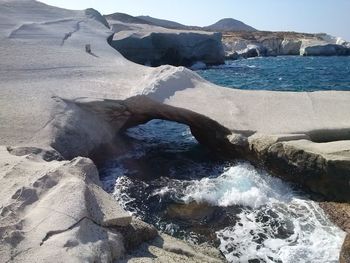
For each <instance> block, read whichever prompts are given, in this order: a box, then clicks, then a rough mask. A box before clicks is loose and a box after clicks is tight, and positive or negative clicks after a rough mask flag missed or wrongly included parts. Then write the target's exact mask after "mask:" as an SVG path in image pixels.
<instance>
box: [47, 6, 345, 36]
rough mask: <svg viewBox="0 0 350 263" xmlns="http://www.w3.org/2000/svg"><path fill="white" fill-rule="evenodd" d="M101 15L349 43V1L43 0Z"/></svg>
mask: <svg viewBox="0 0 350 263" xmlns="http://www.w3.org/2000/svg"><path fill="white" fill-rule="evenodd" d="M42 2H44V3H47V4H51V5H55V6H60V7H65V8H69V9H85V8H88V7H92V8H95V9H97V10H98V11H100V12H101V13H102V14H110V13H115V12H122V13H127V14H130V15H150V16H153V17H156V18H163V19H168V20H173V21H176V22H179V23H182V24H186V25H198V26H206V25H210V24H213V23H215V22H216V21H217V20H219V19H221V18H228V17H232V18H235V19H238V20H241V21H242V22H244V23H246V24H248V25H250V26H253V27H255V28H257V29H259V30H271V31H298V32H308V33H320V32H325V33H329V34H331V35H335V36H340V37H342V38H344V39H346V40H348V41H350V0H173V1H169V0H42Z"/></svg>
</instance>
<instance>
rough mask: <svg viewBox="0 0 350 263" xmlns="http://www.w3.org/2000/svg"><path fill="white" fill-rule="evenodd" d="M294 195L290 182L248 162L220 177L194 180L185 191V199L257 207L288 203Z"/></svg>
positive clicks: (235, 166)
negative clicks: (260, 169)
mask: <svg viewBox="0 0 350 263" xmlns="http://www.w3.org/2000/svg"><path fill="white" fill-rule="evenodd" d="M292 196H293V190H292V188H291V187H290V186H289V185H288V184H287V183H285V182H283V181H282V180H280V179H278V178H275V177H271V176H269V175H268V174H267V173H266V172H263V171H258V170H256V169H255V168H254V167H253V166H252V165H251V164H249V163H240V164H237V165H234V166H231V167H229V168H227V169H226V171H225V172H224V173H222V174H221V175H219V176H218V177H214V178H213V177H212V178H210V177H209V178H203V179H201V180H194V181H193V182H192V184H191V185H190V186H188V187H187V189H186V190H185V196H184V197H183V200H184V201H185V202H186V203H189V202H192V201H196V202H197V203H209V204H211V205H214V206H232V205H243V206H249V207H252V208H258V207H260V206H262V205H265V204H268V203H275V202H288V201H289V200H290V199H291V198H292Z"/></svg>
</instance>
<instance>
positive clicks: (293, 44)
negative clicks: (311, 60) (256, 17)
mask: <svg viewBox="0 0 350 263" xmlns="http://www.w3.org/2000/svg"><path fill="white" fill-rule="evenodd" d="M223 45H224V50H225V54H226V57H229V56H230V54H233V53H235V52H236V53H238V54H243V55H242V57H246V56H245V54H247V51H248V50H251V49H249V48H248V46H256V47H258V49H259V50H260V52H255V53H256V55H258V56H280V55H307V54H309V55H317V56H328V55H349V54H350V50H349V43H348V42H346V41H344V40H342V39H340V38H336V37H333V36H330V35H327V34H303V33H294V32H246V33H244V34H243V33H237V32H232V33H226V34H224V37H223ZM305 49H306V51H305ZM262 51H264V52H262Z"/></svg>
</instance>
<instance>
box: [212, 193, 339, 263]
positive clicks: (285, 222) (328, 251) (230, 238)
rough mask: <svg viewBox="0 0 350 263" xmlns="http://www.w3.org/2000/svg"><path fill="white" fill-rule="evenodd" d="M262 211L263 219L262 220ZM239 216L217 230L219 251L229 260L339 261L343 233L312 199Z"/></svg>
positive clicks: (294, 201)
mask: <svg viewBox="0 0 350 263" xmlns="http://www.w3.org/2000/svg"><path fill="white" fill-rule="evenodd" d="M271 213H273V215H274V216H271ZM264 214H265V215H266V217H265V220H266V221H264V220H262V219H261V218H263V216H262V215H264ZM238 218H239V220H238V222H239V223H237V224H236V225H235V226H233V227H227V228H225V229H224V230H221V231H218V232H217V236H218V238H219V239H220V243H221V244H220V250H221V251H222V252H223V253H224V254H225V256H226V258H227V260H228V261H229V262H248V260H253V259H258V260H264V262H271V263H272V262H276V261H278V260H280V261H282V262H283V263H289V262H290V263H292V262H305V263H306V262H310V263H311V262H316V263H330V262H338V255H339V251H340V247H341V245H342V242H343V240H344V237H345V233H344V232H342V231H341V230H340V229H339V228H338V227H336V226H334V225H333V224H332V223H331V222H330V221H329V220H328V218H327V217H326V216H325V215H324V213H323V211H322V209H321V208H320V207H319V206H318V205H317V204H316V203H314V202H312V201H305V200H301V199H293V200H292V201H291V202H290V203H289V204H288V205H279V204H275V206H273V207H269V208H267V209H266V211H261V210H260V211H259V210H254V211H248V210H245V211H243V212H242V213H241V214H239V215H238ZM277 226H279V227H280V228H282V229H284V231H286V232H287V233H288V234H286V236H285V238H281V237H280V236H279V233H278V232H279V230H278V227H277Z"/></svg>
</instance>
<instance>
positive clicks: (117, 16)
mask: <svg viewBox="0 0 350 263" xmlns="http://www.w3.org/2000/svg"><path fill="white" fill-rule="evenodd" d="M104 17H105V18H106V19H107V20H117V21H120V22H123V23H130V24H148V25H153V24H152V23H150V22H147V21H146V20H143V19H140V18H138V17H135V16H131V15H128V14H124V13H114V14H110V15H104Z"/></svg>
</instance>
